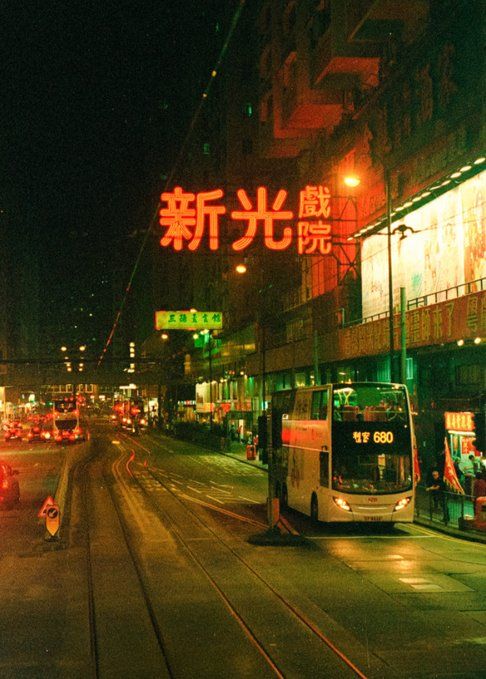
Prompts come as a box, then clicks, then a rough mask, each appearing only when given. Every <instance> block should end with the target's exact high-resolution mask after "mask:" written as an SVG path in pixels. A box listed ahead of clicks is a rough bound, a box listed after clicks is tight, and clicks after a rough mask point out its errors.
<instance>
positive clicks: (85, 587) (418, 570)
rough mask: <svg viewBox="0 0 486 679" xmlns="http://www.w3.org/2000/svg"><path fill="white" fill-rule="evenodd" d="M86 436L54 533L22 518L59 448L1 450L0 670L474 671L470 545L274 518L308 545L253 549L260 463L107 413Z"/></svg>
mask: <svg viewBox="0 0 486 679" xmlns="http://www.w3.org/2000/svg"><path fill="white" fill-rule="evenodd" d="M92 444H93V445H92V446H91V450H90V452H89V456H90V457H89V459H88V458H87V459H86V463H85V464H82V465H79V466H78V467H77V468H76V469H75V470H74V473H73V476H72V482H71V488H72V493H71V494H69V496H68V506H67V507H66V516H65V521H64V523H63V526H62V532H61V540H59V541H57V542H45V541H44V539H43V532H42V526H41V525H39V520H38V519H37V518H36V512H37V510H38V505H39V504H40V503H39V501H42V498H43V495H44V494H45V491H46V490H47V489H48V488H49V487H52V485H53V483H55V480H56V479H55V476H56V470H58V468H59V463H60V461H61V459H62V455H63V454H64V451H63V449H53V450H47V449H44V450H40V449H35V450H32V451H27V450H19V451H18V452H16V451H15V450H14V448H13V447H12V449H11V450H10V451H9V452H2V456H3V457H4V458H5V459H7V458H6V456H7V455H9V456H10V457H11V460H10V461H11V462H12V461H13V462H15V464H14V466H16V467H20V474H19V479H20V484H21V496H22V505H21V508H20V509H18V510H12V511H8V512H2V513H1V514H0V526H1V530H2V535H3V538H2V547H3V549H2V556H1V558H0V583H1V584H0V605H1V606H2V616H0V620H1V622H0V644H1V647H0V676H2V677H16V678H17V677H44V676H45V677H49V678H50V679H51V678H53V677H87V676H90V675H91V676H100V677H111V676H113V677H114V676H116V677H165V676H169V677H170V676H173V677H232V678H233V677H235V678H238V677H267V676H268V677H270V676H282V677H283V676H285V677H348V676H349V677H352V676H361V677H370V678H371V677H462V678H466V677H478V676H482V675H483V674H484V668H485V667H486V633H485V631H484V630H485V623H486V606H485V591H486V585H485V573H486V548H485V547H484V545H479V544H475V543H470V542H465V541H462V540H459V539H455V538H451V537H449V536H445V535H442V534H439V533H434V532H432V531H430V530H428V529H424V528H422V527H418V526H413V525H411V526H410V525H403V524H399V525H398V526H397V527H396V528H395V529H393V530H391V531H389V532H385V531H380V530H379V529H377V528H375V527H374V526H368V525H366V526H363V527H361V528H360V529H358V528H353V527H350V526H346V527H338V528H326V527H318V528H314V527H313V526H312V525H311V524H310V522H309V520H308V519H307V518H306V517H302V516H300V515H298V514H297V513H291V512H289V513H288V514H286V517H287V519H288V520H289V521H290V524H291V525H292V526H293V527H294V528H295V529H296V530H297V531H298V532H300V533H301V534H302V535H303V536H304V537H305V540H304V541H302V543H300V544H297V545H295V546H281V545H269V546H256V545H254V544H251V543H250V542H249V541H248V540H249V539H250V538H251V536H255V535H260V534H262V533H263V532H264V531H265V497H266V489H267V478H266V475H265V474H264V473H263V472H262V471H260V470H259V469H257V468H254V467H251V466H249V465H245V464H242V463H241V462H239V461H237V460H233V459H231V458H228V457H224V456H222V455H219V454H217V453H211V452H208V451H203V450H198V449H196V448H195V447H193V446H190V445H188V444H184V443H182V442H178V441H174V440H172V439H168V438H163V437H159V436H147V435H145V436H142V437H136V438H130V437H128V436H126V435H124V434H122V433H120V432H114V431H113V430H111V429H110V428H109V427H108V426H106V425H104V426H101V427H98V428H97V429H95V430H94V432H93V438H92ZM40 445H41V447H42V446H43V444H40ZM30 447H31V448H33V446H30ZM34 515H35V516H34Z"/></svg>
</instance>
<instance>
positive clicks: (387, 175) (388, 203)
mask: <svg viewBox="0 0 486 679" xmlns="http://www.w3.org/2000/svg"><path fill="white" fill-rule="evenodd" d="M384 174H385V193H386V240H387V252H388V332H389V341H388V356H389V360H390V382H394V381H395V324H394V318H393V273H392V230H391V221H392V196H391V180H390V171H389V170H387V169H386V168H384Z"/></svg>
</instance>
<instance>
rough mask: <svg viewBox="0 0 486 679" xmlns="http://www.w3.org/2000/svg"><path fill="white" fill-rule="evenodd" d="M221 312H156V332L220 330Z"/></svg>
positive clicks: (221, 325)
mask: <svg viewBox="0 0 486 679" xmlns="http://www.w3.org/2000/svg"><path fill="white" fill-rule="evenodd" d="M222 327H223V314H222V312H221V311H156V312H155V329H156V330H220V329H221V328H222Z"/></svg>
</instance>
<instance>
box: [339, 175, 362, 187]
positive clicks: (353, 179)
mask: <svg viewBox="0 0 486 679" xmlns="http://www.w3.org/2000/svg"><path fill="white" fill-rule="evenodd" d="M343 181H344V183H345V184H346V186H349V188H351V189H354V188H356V187H357V186H359V185H360V184H361V179H360V178H359V177H358V176H357V175H355V174H350V175H347V176H346V177H344V180H343Z"/></svg>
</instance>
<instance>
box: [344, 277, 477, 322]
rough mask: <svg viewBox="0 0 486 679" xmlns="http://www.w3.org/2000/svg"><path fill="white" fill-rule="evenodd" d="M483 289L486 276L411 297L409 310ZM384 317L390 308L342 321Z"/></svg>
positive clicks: (372, 319)
mask: <svg viewBox="0 0 486 679" xmlns="http://www.w3.org/2000/svg"><path fill="white" fill-rule="evenodd" d="M483 290H486V278H478V279H477V280H475V281H470V282H469V283H462V284H461V285H454V286H453V287H451V288H446V289H445V290H439V291H437V292H431V293H429V294H427V295H422V296H421V297H414V298H413V299H409V300H408V301H407V311H408V310H410V309H418V308H419V307H424V306H429V305H431V304H438V303H439V302H446V301H447V300H449V299H456V298H458V297H463V296H464V295H470V294H471V293H472V292H482V291H483ZM396 312H397V313H398V310H396ZM382 318H388V310H385V311H381V312H380V313H376V314H372V315H371V316H365V317H364V318H356V319H353V320H349V321H344V322H343V323H342V327H343V328H347V327H349V326H351V325H361V324H363V323H372V322H373V321H378V320H380V319H382Z"/></svg>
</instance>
